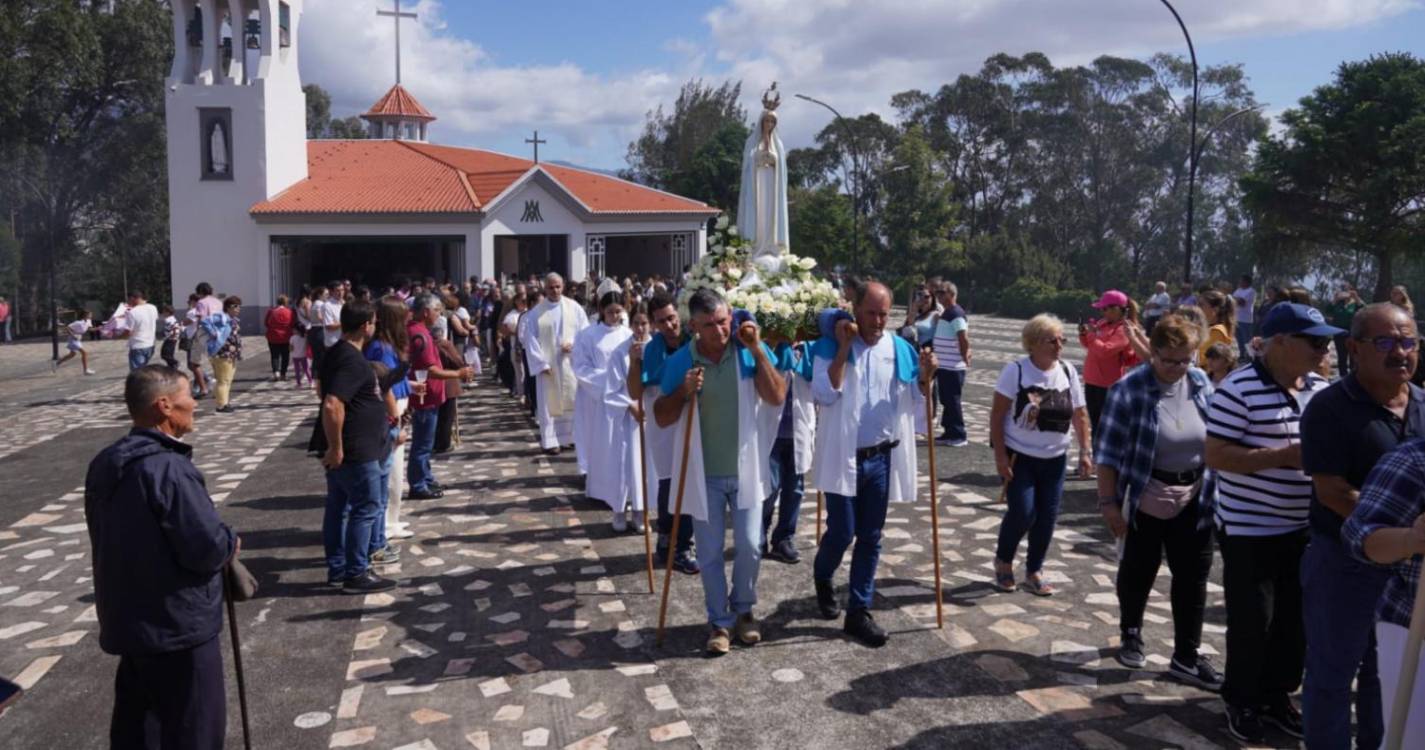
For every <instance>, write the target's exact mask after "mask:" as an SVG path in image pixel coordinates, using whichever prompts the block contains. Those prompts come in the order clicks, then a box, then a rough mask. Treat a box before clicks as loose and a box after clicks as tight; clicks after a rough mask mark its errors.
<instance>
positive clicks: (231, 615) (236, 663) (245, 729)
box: [219, 569, 252, 750]
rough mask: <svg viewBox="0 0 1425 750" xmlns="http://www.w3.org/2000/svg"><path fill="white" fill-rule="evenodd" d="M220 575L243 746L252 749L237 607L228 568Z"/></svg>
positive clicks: (246, 749) (247, 749) (248, 749)
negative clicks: (229, 584) (231, 642)
mask: <svg viewBox="0 0 1425 750" xmlns="http://www.w3.org/2000/svg"><path fill="white" fill-rule="evenodd" d="M219 575H220V576H221V577H222V579H223V599H224V600H226V602H227V606H228V632H229V633H230V634H231V635H232V639H233V674H235V675H237V689H238V710H239V711H240V712H241V713H242V746H243V748H245V750H252V727H251V726H250V724H249V722H248V718H247V679H246V677H245V676H244V675H243V671H242V640H241V639H240V638H238V624H237V608H236V607H234V606H233V595H232V590H231V589H230V588H229V586H228V571H227V569H224V570H223V572H222V573H220V574H219Z"/></svg>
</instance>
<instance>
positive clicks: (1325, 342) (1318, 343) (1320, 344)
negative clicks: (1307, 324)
mask: <svg viewBox="0 0 1425 750" xmlns="http://www.w3.org/2000/svg"><path fill="white" fill-rule="evenodd" d="M1291 337H1292V338H1294V339H1301V340H1302V341H1305V342H1306V343H1308V344H1310V345H1311V348H1312V349H1320V350H1324V349H1326V347H1328V346H1330V345H1331V337H1330V336H1312V335H1311V334H1308V333H1293V334H1291Z"/></svg>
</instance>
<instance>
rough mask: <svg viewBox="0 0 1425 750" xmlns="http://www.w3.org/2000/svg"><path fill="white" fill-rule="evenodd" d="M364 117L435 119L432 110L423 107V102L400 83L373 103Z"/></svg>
mask: <svg viewBox="0 0 1425 750" xmlns="http://www.w3.org/2000/svg"><path fill="white" fill-rule="evenodd" d="M362 117H364V118H366V119H368V120H370V119H373V118H386V117H401V118H405V119H407V120H434V119H435V115H433V114H431V113H430V110H428V109H426V108H425V107H422V106H421V103H420V102H418V101H416V98H415V97H414V96H411V92H409V91H407V90H406V89H405V87H404V86H402V85H401V84H399V83H398V84H396V85H395V86H392V87H391V90H390V91H387V92H386V95H385V96H383V97H381V98H380V99H378V100H377V101H376V103H375V104H373V105H371V109H370V110H368V111H367V112H366V114H364V115H362Z"/></svg>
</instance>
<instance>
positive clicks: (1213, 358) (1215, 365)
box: [1202, 342, 1237, 385]
mask: <svg viewBox="0 0 1425 750" xmlns="http://www.w3.org/2000/svg"><path fill="white" fill-rule="evenodd" d="M1202 364H1203V369H1204V370H1207V375H1208V377H1210V378H1212V384H1213V385H1217V384H1218V383H1221V382H1222V379H1223V378H1225V377H1227V375H1228V374H1229V373H1231V372H1232V371H1233V370H1235V369H1237V350H1236V349H1235V348H1233V347H1232V346H1230V345H1228V344H1224V343H1222V342H1218V343H1216V344H1213V345H1212V346H1209V347H1208V348H1207V354H1206V356H1205V357H1204V358H1203V363H1202Z"/></svg>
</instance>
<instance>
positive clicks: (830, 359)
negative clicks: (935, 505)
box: [811, 281, 935, 647]
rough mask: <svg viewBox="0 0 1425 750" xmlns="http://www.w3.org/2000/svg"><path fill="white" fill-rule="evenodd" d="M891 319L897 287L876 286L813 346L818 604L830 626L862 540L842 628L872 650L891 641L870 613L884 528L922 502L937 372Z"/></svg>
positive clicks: (827, 325)
mask: <svg viewBox="0 0 1425 750" xmlns="http://www.w3.org/2000/svg"><path fill="white" fill-rule="evenodd" d="M890 312H891V293H890V290H888V289H886V287H885V286H884V285H882V284H880V283H878V282H874V281H873V282H870V283H868V284H866V285H865V286H863V287H861V288H860V289H859V290H858V291H857V298H856V300H855V317H854V319H851V316H850V315H847V314H846V313H845V312H842V311H839V310H837V311H827V312H824V313H822V317H821V320H820V321H819V322H820V324H821V325H820V327H821V335H822V338H821V339H819V340H818V341H817V342H816V343H815V344H814V345H813V346H812V395H813V397H814V398H815V399H816V403H817V405H819V406H820V407H821V414H820V416H819V417H818V419H817V429H816V456H815V457H814V459H813V461H812V472H811V473H812V479H811V484H812V486H814V487H816V488H817V489H819V490H822V491H824V492H825V493H826V510H827V516H826V534H825V535H824V536H822V538H821V546H820V547H819V548H818V549H817V553H816V562H815V563H814V564H813V567H812V576H813V579H814V581H815V584H816V600H817V606H818V608H819V609H820V610H821V615H822V616H823V617H825V618H826V619H828V620H830V619H835V618H836V617H837V616H838V615H839V614H840V606H839V604H838V602H837V599H836V593H835V588H834V587H833V585H832V582H831V578H832V576H833V575H835V574H836V569H837V568H838V567H840V566H841V559H842V557H843V556H844V555H845V554H846V550H847V549H848V548H849V547H850V546H851V543H852V541H853V539H854V541H855V543H856V546H855V549H854V550H852V553H851V585H850V592H849V596H848V597H847V599H848V606H847V612H846V621H845V623H844V626H843V629H844V630H845V631H846V633H847V634H849V635H851V636H852V637H854V638H856V639H858V640H860V641H861V642H862V643H865V644H866V645H868V646H872V647H876V646H882V645H884V644H885V643H886V640H887V636H886V631H885V630H884V629H883V628H881V627H880V626H879V625H877V624H876V622H875V620H874V619H872V617H871V611H870V610H871V598H872V596H873V595H874V594H875V591H876V565H877V563H878V562H879V560H880V556H881V529H882V528H883V527H884V526H885V524H886V511H887V504H888V503H908V502H913V501H914V500H915V492H916V481H915V480H916V476H915V474H916V456H915V414H916V412H917V411H918V410H920V409H923V407H924V403H925V402H924V401H923V400H922V398H923V397H922V395H921V389H922V388H924V387H925V384H926V383H927V382H929V379H930V378H931V377H933V376H934V374H935V354H934V352H931V351H928V350H927V351H925V352H923V353H920V354H919V355H917V353H916V351H915V347H913V346H911V344H910V342H908V341H906V340H905V339H903V338H901V337H900V336H897V335H895V334H893V333H888V332H887V331H886V320H887V319H888V318H889V317H890ZM838 318H840V319H839V320H838Z"/></svg>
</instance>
